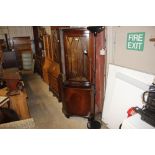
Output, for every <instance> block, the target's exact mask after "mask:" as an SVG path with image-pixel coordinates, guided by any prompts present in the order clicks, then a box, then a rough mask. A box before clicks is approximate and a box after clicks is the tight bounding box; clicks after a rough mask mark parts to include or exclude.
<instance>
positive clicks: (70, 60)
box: [61, 29, 105, 117]
mask: <svg viewBox="0 0 155 155" xmlns="http://www.w3.org/2000/svg"><path fill="white" fill-rule="evenodd" d="M63 42H64V51H63V50H61V55H64V58H63V56H61V58H62V59H61V61H62V66H61V67H62V75H63V77H62V78H61V79H62V80H61V81H62V88H61V89H62V103H63V112H64V114H65V115H66V117H69V116H72V115H76V116H89V115H90V114H91V113H92V112H93V103H94V102H93V101H94V93H96V99H95V100H96V105H95V106H96V107H97V108H96V113H100V112H102V108H101V107H102V106H103V94H104V92H103V88H104V56H102V55H100V50H101V49H102V48H104V43H105V40H104V34H103V33H102V34H100V35H99V36H98V37H97V45H96V47H97V54H96V59H97V61H98V63H97V67H96V68H94V57H95V56H94V35H93V34H92V33H90V32H89V31H88V30H87V29H64V30H63ZM102 65H103V66H102ZM95 69H97V71H96V79H97V80H96V83H94V77H93V72H94V70H95ZM94 84H96V88H97V89H96V90H94Z"/></svg>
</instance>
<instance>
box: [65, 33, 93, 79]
mask: <svg viewBox="0 0 155 155" xmlns="http://www.w3.org/2000/svg"><path fill="white" fill-rule="evenodd" d="M64 44H65V46H64V47H65V64H66V66H65V68H66V79H67V80H72V81H90V57H89V51H88V50H89V49H88V46H89V32H88V31H84V30H83V31H82V30H81V31H79V33H77V32H76V31H75V32H74V31H72V33H71V31H69V32H65V33H64Z"/></svg>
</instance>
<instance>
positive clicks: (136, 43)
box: [127, 32, 145, 51]
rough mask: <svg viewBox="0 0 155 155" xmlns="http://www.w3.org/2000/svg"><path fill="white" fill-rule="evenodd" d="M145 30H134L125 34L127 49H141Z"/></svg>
mask: <svg viewBox="0 0 155 155" xmlns="http://www.w3.org/2000/svg"><path fill="white" fill-rule="evenodd" d="M144 39H145V32H135V33H128V34H127V49H128V50H136V51H143V50H144Z"/></svg>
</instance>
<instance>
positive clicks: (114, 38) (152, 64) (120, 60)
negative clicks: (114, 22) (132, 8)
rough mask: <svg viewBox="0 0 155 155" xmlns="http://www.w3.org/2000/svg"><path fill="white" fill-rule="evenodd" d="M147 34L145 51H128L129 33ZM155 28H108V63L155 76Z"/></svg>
mask: <svg viewBox="0 0 155 155" xmlns="http://www.w3.org/2000/svg"><path fill="white" fill-rule="evenodd" d="M129 32H145V42H144V50H143V51H142V52H141V51H131V50H127V48H126V42H127V33H129ZM152 37H155V27H151V26H150V27H149V26H147V27H144V26H138V27H136V26H118V27H116V26H115V27H107V61H108V63H112V64H115V65H119V66H123V67H127V68H131V69H135V70H138V71H142V72H145V73H149V74H155V42H150V41H149V39H150V38H152Z"/></svg>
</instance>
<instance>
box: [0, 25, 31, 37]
mask: <svg viewBox="0 0 155 155" xmlns="http://www.w3.org/2000/svg"><path fill="white" fill-rule="evenodd" d="M5 33H7V34H8V37H9V38H12V37H24V36H30V38H31V40H33V29H32V26H0V39H4V34H5Z"/></svg>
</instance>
